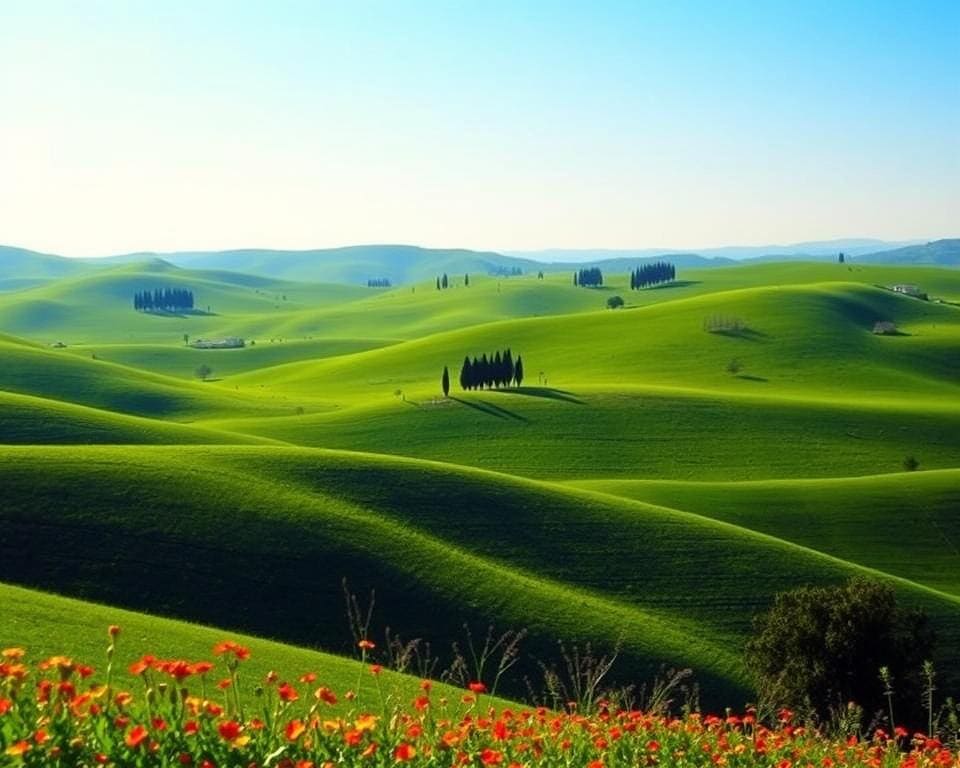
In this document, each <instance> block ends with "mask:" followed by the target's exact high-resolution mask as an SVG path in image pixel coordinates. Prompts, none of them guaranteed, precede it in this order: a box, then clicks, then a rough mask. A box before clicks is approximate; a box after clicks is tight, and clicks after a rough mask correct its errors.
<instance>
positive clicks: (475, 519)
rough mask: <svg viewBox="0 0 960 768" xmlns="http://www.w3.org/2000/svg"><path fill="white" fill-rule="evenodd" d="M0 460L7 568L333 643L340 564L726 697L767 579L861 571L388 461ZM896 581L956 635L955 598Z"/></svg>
mask: <svg viewBox="0 0 960 768" xmlns="http://www.w3.org/2000/svg"><path fill="white" fill-rule="evenodd" d="M0 478H2V481H3V484H4V487H5V489H6V504H5V506H4V509H3V512H2V519H0V525H2V527H3V530H4V532H5V536H4V544H3V551H2V552H0V555H2V557H0V563H2V566H0V579H2V580H5V581H15V582H18V583H21V584H24V585H27V586H33V587H39V588H42V589H52V588H56V589H58V590H60V591H62V592H64V593H67V594H73V595H76V596H79V597H89V596H93V595H96V596H97V599H98V600H106V601H108V602H111V603H115V604H118V605H123V606H126V607H129V608H133V609H139V610H149V611H153V612H158V613H162V614H165V615H172V616H177V617H180V618H184V619H188V620H194V621H196V620H199V619H200V618H201V617H203V620H204V621H208V622H210V623H215V624H218V625H221V626H226V627H230V628H231V629H235V630H241V631H246V632H250V633H255V634H264V635H268V636H272V637H277V638H280V639H284V640H287V641H290V642H295V643H307V644H315V643H321V644H323V645H324V646H325V647H328V648H332V649H334V650H336V649H337V648H338V646H337V640H338V638H342V633H341V631H340V630H336V631H334V630H333V627H335V626H338V622H337V617H338V616H339V615H340V612H341V610H342V607H341V605H340V598H339V587H340V578H341V577H342V576H347V577H349V578H350V581H351V583H352V584H354V585H355V586H357V587H359V588H361V589H362V588H365V587H367V586H375V587H376V588H377V591H378V602H379V603H380V604H381V605H382V606H384V607H383V616H382V621H384V622H387V623H389V625H390V626H391V627H393V628H394V630H396V631H399V632H401V633H403V634H404V635H406V636H424V635H426V636H429V637H430V638H431V639H432V640H434V641H435V642H437V644H438V645H439V641H443V640H449V639H452V638H453V637H455V636H456V635H457V633H458V628H459V625H460V623H461V622H462V621H470V622H472V623H474V624H475V625H479V626H483V624H482V623H481V622H484V623H485V622H486V621H487V620H489V619H490V618H491V617H495V618H496V620H497V622H498V623H501V625H503V624H507V625H512V626H521V625H523V626H527V627H528V628H529V629H530V631H531V640H530V645H531V647H532V649H534V650H535V651H536V652H537V653H538V654H541V655H542V654H544V653H547V652H549V651H550V649H551V647H552V642H553V641H554V640H555V639H564V640H567V641H570V640H574V641H579V642H586V641H588V640H592V641H594V642H600V643H602V644H604V645H606V646H608V647H609V646H610V645H612V644H613V643H615V642H616V640H617V638H618V636H619V635H621V634H622V635H623V642H624V651H623V673H624V674H627V675H631V676H642V677H649V676H650V675H651V674H652V673H653V672H654V671H655V669H656V668H657V666H658V665H659V664H661V663H673V664H683V665H690V666H694V667H696V669H697V671H698V673H699V676H700V678H701V679H702V680H703V681H704V682H705V684H706V685H707V689H708V690H709V691H710V692H711V694H710V695H714V693H715V692H718V693H721V694H722V695H723V696H725V697H729V696H743V695H744V693H745V691H744V688H743V685H744V680H745V670H743V668H742V666H741V662H740V659H739V655H738V652H737V648H738V647H739V645H740V643H742V641H743V638H744V634H745V632H746V631H747V628H748V626H749V620H750V616H751V613H752V611H753V610H755V609H757V608H760V607H762V606H763V605H765V604H766V603H767V602H768V601H769V600H770V599H771V597H772V594H773V592H774V591H775V590H777V589H781V588H784V587H787V586H789V585H791V584H796V583H824V582H831V581H837V580H838V579H842V578H844V577H845V576H846V575H849V574H852V573H858V572H864V571H863V569H862V568H860V567H858V566H856V565H852V564H850V563H847V562H844V561H842V560H839V559H836V558H832V557H828V556H825V555H822V554H819V553H817V552H815V551H814V550H812V549H810V548H807V547H802V546H798V545H796V544H791V543H788V542H785V541H783V540H781V539H777V538H774V537H771V536H769V535H765V534H761V533H755V532H753V531H750V530H748V529H746V528H742V527H739V526H735V525H731V524H729V523H725V522H717V521H714V520H711V519H709V518H707V517H704V516H702V515H695V514H690V513H687V512H681V511H677V510H671V509H667V508H665V507H656V506H650V505H647V504H641V503H638V502H632V501H626V500H622V499H617V498H615V497H611V496H606V495H603V494H601V495H595V494H591V493H589V492H581V491H571V490H564V489H563V488H561V487H559V486H554V485H545V484H541V483H535V482H531V481H526V480H521V479H519V478H512V477H508V476H502V475H490V474H487V473H482V472H477V471H476V470H469V469H465V468H456V467H451V466H449V465H437V464H424V463H420V462H415V461H411V460H407V459H387V458H384V457H376V456H363V455H356V454H342V453H335V452H325V451H311V450H303V449H283V448H242V447H233V448H225V447H220V448H213V447H210V448H198V447H189V446H183V447H178V448H173V449H168V448H160V447H153V448H145V449H141V450H138V452H137V453H136V454H131V452H130V451H128V450H125V449H123V448H107V447H85V448H82V449H81V448H76V447H75V448H70V449H63V448H49V447H48V448H6V449H4V450H3V452H2V454H0ZM144 499H149V503H144ZM94 509H95V510H96V512H95V514H92V513H91V510H94ZM509 530H516V531H518V535H517V536H505V535H504V532H505V531H509ZM41 531H42V532H43V535H38V533H39V532H41ZM520 531H522V532H523V533H522V534H519V532H520ZM27 553H29V555H27ZM896 583H897V584H898V585H899V587H900V589H901V590H902V591H903V594H904V596H905V597H907V598H908V599H910V600H912V601H913V602H915V603H918V604H921V605H924V606H926V607H927V608H928V610H930V611H931V612H932V614H933V615H934V617H935V623H936V624H937V626H938V629H939V630H940V632H941V633H942V634H943V636H944V637H945V638H947V639H950V638H954V637H958V636H960V635H958V633H960V600H958V599H957V598H955V597H952V596H949V595H947V594H945V593H942V592H939V591H936V590H934V589H932V588H930V587H928V586H925V585H921V584H919V583H916V582H909V581H906V580H903V579H900V580H898V581H897V582H896ZM133 585H135V587H134V586H133ZM703 585H709V588H703ZM341 642H342V640H341ZM339 647H340V648H342V646H339ZM950 647H956V646H955V644H953V645H951V643H947V645H946V648H950ZM945 652H946V653H947V657H948V658H947V659H946V660H947V661H948V662H950V663H951V664H952V663H953V659H952V657H949V653H950V652H949V651H945ZM728 700H729V699H728ZM717 701H719V699H718V700H717Z"/></svg>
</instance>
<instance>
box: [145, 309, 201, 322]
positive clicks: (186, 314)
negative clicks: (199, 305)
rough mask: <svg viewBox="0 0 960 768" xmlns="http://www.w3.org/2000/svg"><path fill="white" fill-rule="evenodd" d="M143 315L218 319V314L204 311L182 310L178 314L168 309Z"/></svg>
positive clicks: (147, 312) (181, 318) (150, 310)
mask: <svg viewBox="0 0 960 768" xmlns="http://www.w3.org/2000/svg"><path fill="white" fill-rule="evenodd" d="M141 314H144V315H150V316H151V317H173V318H179V319H180V320H183V319H184V318H187V317H218V315H217V313H216V312H206V311H204V310H202V309H182V310H180V311H177V312H174V311H172V310H168V309H147V310H142V311H141Z"/></svg>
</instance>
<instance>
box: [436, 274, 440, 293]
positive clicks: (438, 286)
mask: <svg viewBox="0 0 960 768" xmlns="http://www.w3.org/2000/svg"><path fill="white" fill-rule="evenodd" d="M437 290H438V291H439V290H440V278H439V277H438V278H437Z"/></svg>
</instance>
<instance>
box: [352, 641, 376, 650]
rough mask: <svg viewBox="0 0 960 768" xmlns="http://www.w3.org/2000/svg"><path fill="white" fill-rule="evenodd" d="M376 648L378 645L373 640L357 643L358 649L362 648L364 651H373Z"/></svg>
mask: <svg viewBox="0 0 960 768" xmlns="http://www.w3.org/2000/svg"><path fill="white" fill-rule="evenodd" d="M376 647H377V645H376V643H374V642H373V641H372V640H367V639H366V638H364V639H363V640H361V641H360V642H359V643H357V648H361V649H362V650H364V651H372V650H373V649H374V648H376Z"/></svg>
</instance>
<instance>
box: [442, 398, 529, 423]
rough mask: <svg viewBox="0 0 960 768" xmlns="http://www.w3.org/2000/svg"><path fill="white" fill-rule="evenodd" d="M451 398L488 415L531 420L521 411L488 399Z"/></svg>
mask: <svg viewBox="0 0 960 768" xmlns="http://www.w3.org/2000/svg"><path fill="white" fill-rule="evenodd" d="M450 399H451V400H456V401H457V402H458V403H461V404H462V405H465V406H467V407H468V408H473V409H474V410H475V411H480V412H481V413H485V414H487V415H488V416H495V417H496V418H498V419H514V420H515V421H523V422H526V421H529V419H527V418H526V417H525V416H521V415H520V414H519V413H514V412H513V411H508V410H507V409H506V408H501V407H500V406H498V405H494V404H493V403H490V402H488V401H486V400H476V401H471V400H463V399H461V398H459V397H451V398H450Z"/></svg>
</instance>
